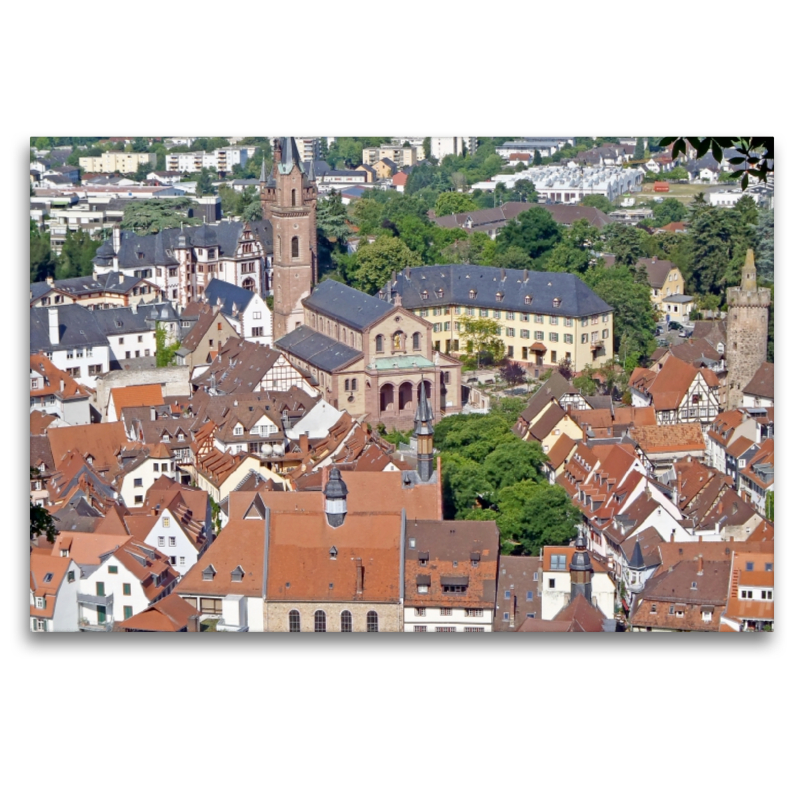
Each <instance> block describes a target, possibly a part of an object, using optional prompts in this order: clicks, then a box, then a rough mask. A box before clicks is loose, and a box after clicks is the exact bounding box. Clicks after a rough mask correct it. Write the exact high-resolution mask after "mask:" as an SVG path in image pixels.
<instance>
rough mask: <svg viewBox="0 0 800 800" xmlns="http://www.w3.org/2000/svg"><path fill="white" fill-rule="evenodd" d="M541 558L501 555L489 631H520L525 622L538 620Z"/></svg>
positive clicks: (540, 612) (540, 594)
mask: <svg viewBox="0 0 800 800" xmlns="http://www.w3.org/2000/svg"><path fill="white" fill-rule="evenodd" d="M541 562H542V557H541V556H500V559H499V568H498V574H497V602H496V609H495V613H494V621H493V624H492V630H494V631H496V632H507V631H515V630H519V628H520V626H521V625H522V624H523V623H524V622H525V620H526V619H541V617H542V599H541V598H542V589H541V582H540V580H539V578H540V576H541Z"/></svg>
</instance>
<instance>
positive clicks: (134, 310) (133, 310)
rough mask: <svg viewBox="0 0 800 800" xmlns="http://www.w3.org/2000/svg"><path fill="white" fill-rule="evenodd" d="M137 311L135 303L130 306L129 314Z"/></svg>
mask: <svg viewBox="0 0 800 800" xmlns="http://www.w3.org/2000/svg"><path fill="white" fill-rule="evenodd" d="M138 313H139V312H138V311H137V310H136V305H132V306H131V314H138Z"/></svg>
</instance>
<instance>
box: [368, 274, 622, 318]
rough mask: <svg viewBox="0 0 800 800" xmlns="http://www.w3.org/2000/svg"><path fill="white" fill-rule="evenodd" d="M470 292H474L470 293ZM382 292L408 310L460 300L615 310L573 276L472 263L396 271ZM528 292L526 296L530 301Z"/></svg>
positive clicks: (535, 310) (559, 311)
mask: <svg viewBox="0 0 800 800" xmlns="http://www.w3.org/2000/svg"><path fill="white" fill-rule="evenodd" d="M425 291H427V297H425V295H424V294H423V292H425ZM471 291H474V292H475V293H476V294H475V296H474V297H470V292H471ZM381 292H382V294H383V296H384V297H386V298H387V299H388V298H389V297H391V296H393V295H395V294H397V293H399V294H400V299H401V301H402V304H403V306H404V307H405V308H409V309H417V308H429V307H432V306H443V305H461V306H477V307H480V308H492V309H499V310H505V311H521V312H524V313H529V314H555V315H557V316H563V317H586V316H589V315H591V314H605V313H608V312H612V311H613V310H614V309H613V308H611V306H610V305H608V303H606V302H604V301H603V300H601V299H600V298H599V297H598V296H597V295H596V294H595V293H594V292H593V291H592V290H591V289H590V288H589V287H588V286H587V285H586V284H585V283H584V282H583V281H582V280H581V279H580V278H578V277H577V276H576V275H571V274H569V273H566V272H533V271H531V270H521V269H506V270H503V269H500V268H498V267H479V266H476V265H474V264H446V265H442V266H435V267H413V268H411V269H408V270H404V271H403V272H400V273H398V274H397V276H396V279H395V280H394V281H389V283H387V284H386V286H384V287H383V289H382V290H381ZM498 293H499V297H498ZM526 297H530V302H529V303H526V302H525V298H526ZM556 298H558V299H559V300H560V303H559V305H558V306H554V305H553V301H554V300H555V299H556Z"/></svg>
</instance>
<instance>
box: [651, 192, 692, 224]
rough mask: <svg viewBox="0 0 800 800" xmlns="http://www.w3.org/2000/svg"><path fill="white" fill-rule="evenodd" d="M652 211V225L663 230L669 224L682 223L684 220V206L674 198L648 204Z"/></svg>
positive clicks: (685, 213)
mask: <svg viewBox="0 0 800 800" xmlns="http://www.w3.org/2000/svg"><path fill="white" fill-rule="evenodd" d="M650 208H652V209H653V225H654V226H655V227H657V228H663V227H664V225H668V224H669V223H670V222H682V221H683V220H684V219H686V216H687V211H686V206H685V205H684V204H683V203H681V201H680V200H676V199H675V198H674V197H666V198H664V199H663V200H662V201H661V202H660V203H656V202H652V203H650Z"/></svg>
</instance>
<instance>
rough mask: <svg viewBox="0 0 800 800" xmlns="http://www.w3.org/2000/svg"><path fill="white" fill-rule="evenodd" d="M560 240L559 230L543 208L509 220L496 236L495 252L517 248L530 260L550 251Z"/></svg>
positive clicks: (533, 209) (525, 212) (531, 210)
mask: <svg viewBox="0 0 800 800" xmlns="http://www.w3.org/2000/svg"><path fill="white" fill-rule="evenodd" d="M560 240H561V228H560V227H559V225H558V223H556V222H555V221H554V220H553V217H552V216H551V215H550V214H548V213H547V211H546V210H545V209H543V208H532V209H530V210H529V211H523V212H522V213H521V214H519V215H518V216H517V217H516V219H513V220H509V222H508V224H506V225H505V226H504V227H503V228H501V229H500V232H499V233H498V234H497V250H498V252H499V253H503V252H506V251H507V250H508V249H509V248H511V247H518V248H519V249H520V250H522V251H523V252H525V253H527V254H528V256H529V257H530V258H534V259H535V258H539V256H542V255H544V254H545V253H547V252H548V251H549V250H552V249H553V247H555V246H556V245H557V244H558V242H559V241H560Z"/></svg>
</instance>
